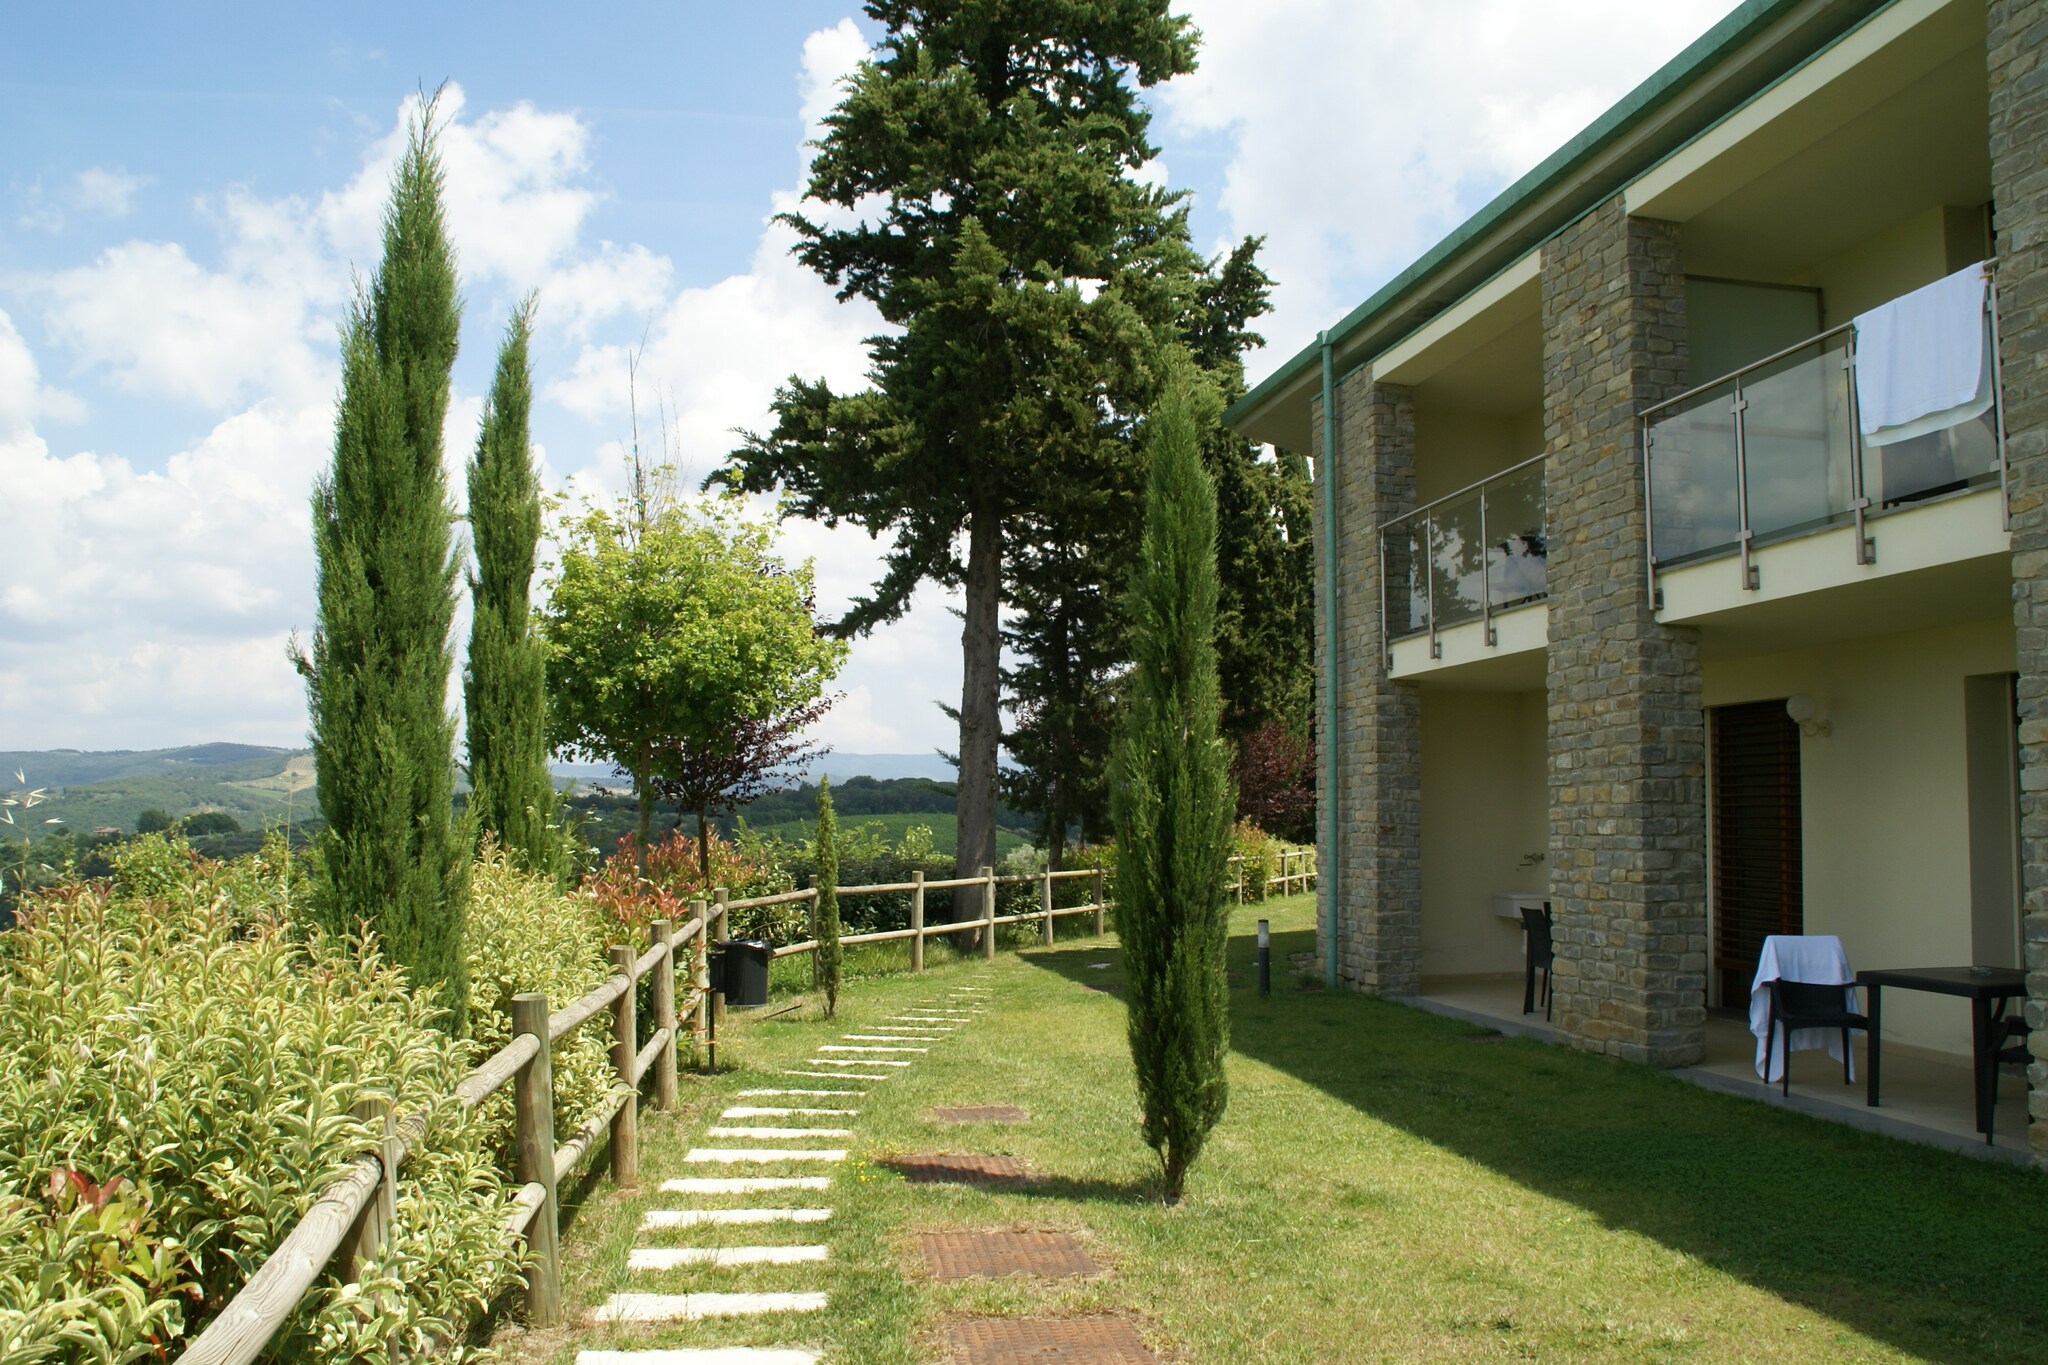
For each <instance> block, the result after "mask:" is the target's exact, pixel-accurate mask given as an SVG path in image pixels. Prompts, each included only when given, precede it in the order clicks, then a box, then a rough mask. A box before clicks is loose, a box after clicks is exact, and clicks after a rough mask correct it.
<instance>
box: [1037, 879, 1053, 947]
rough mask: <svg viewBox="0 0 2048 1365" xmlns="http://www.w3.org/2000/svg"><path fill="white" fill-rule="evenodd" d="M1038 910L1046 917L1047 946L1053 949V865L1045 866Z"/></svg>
mask: <svg viewBox="0 0 2048 1365" xmlns="http://www.w3.org/2000/svg"><path fill="white" fill-rule="evenodd" d="M1038 908H1039V910H1040V912H1041V913H1043V914H1044V915H1045V946H1046V947H1048V948H1050V947H1052V864H1051V863H1047V864H1046V865H1045V872H1044V874H1043V875H1042V876H1041V877H1040V878H1039V882H1038Z"/></svg>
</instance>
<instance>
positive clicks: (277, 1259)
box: [179, 849, 1315, 1365]
mask: <svg viewBox="0 0 2048 1365" xmlns="http://www.w3.org/2000/svg"><path fill="white" fill-rule="evenodd" d="M1313 854H1314V850H1312V849H1304V850H1287V851H1283V852H1282V853H1281V854H1280V855H1279V858H1280V863H1279V873H1278V875H1275V876H1270V877H1268V878H1267V879H1266V883H1267V886H1268V887H1269V888H1271V887H1273V886H1276V885H1277V886H1278V887H1280V889H1281V894H1283V895H1284V894H1286V893H1287V891H1288V890H1289V889H1290V888H1291V887H1292V886H1293V885H1294V884H1295V883H1296V882H1299V883H1301V884H1302V885H1303V887H1306V886H1307V885H1308V884H1309V883H1310V882H1312V881H1313V879H1314V876H1315V861H1314V856H1313ZM1291 860H1292V861H1291ZM1301 860H1305V864H1304V863H1303V862H1302V861H1301ZM1230 861H1231V862H1232V863H1233V864H1239V860H1238V859H1236V858H1232V859H1231V860H1230ZM1081 879H1086V880H1087V881H1088V883H1089V891H1088V900H1087V901H1086V902H1084V903H1082V904H1080V905H1070V906H1056V905H1055V904H1054V901H1055V900H1056V899H1057V897H1056V894H1055V891H1054V886H1055V884H1056V883H1058V882H1062V881H1074V880H1081ZM1025 883H1035V884H1036V885H1037V886H1038V888H1039V891H1038V905H1037V907H1036V908H1035V909H1032V910H1026V911H1022V912H1019V913H1016V914H1008V915H998V914H997V913H996V888H997V887H999V886H1007V885H1021V884H1025ZM1233 884H1234V888H1235V892H1236V895H1237V899H1238V901H1239V902H1240V903H1242V901H1243V900H1244V889H1245V887H1244V870H1243V867H1242V865H1241V864H1240V865H1239V866H1238V867H1237V870H1236V875H1235V880H1234V883H1233ZM968 888H977V889H978V890H979V893H980V894H979V897H978V899H979V901H980V905H981V914H980V915H979V916H978V917H976V918H973V919H966V920H956V921H953V922H951V923H942V924H936V925H934V924H927V923H925V894H926V893H927V892H930V891H964V890H967V889H968ZM906 892H907V893H908V894H909V896H910V927H909V928H907V929H885V930H881V931H879V932H875V933H865V934H848V935H846V936H844V937H843V938H841V939H840V942H841V943H843V944H849V945H850V944H858V943H890V942H895V941H898V940H907V941H908V942H909V944H910V965H911V969H912V970H913V971H920V972H921V971H923V970H924V945H925V940H926V939H929V938H943V937H945V936H947V935H951V934H979V935H980V936H981V937H980V944H981V951H982V955H983V956H984V957H990V958H992V957H994V956H995V952H996V936H995V934H994V932H993V930H994V929H995V927H996V926H997V925H1001V924H1018V923H1022V922H1025V921H1037V922H1038V923H1039V924H1040V926H1041V929H1040V933H1041V938H1042V941H1043V942H1045V943H1047V944H1050V943H1052V942H1053V941H1054V931H1053V924H1054V921H1055V920H1057V919H1060V918H1061V917H1064V916H1073V915H1088V916H1090V917H1091V919H1092V925H1091V928H1092V932H1094V933H1095V934H1098V935H1099V934H1101V933H1102V932H1103V929H1104V923H1103V917H1104V913H1105V912H1106V911H1107V910H1108V908H1109V907H1108V902H1107V901H1106V900H1105V899H1104V896H1103V874H1102V870H1101V869H1100V868H1075V869H1071V870H1068V871H1064V872H1054V871H1052V870H1050V869H1047V870H1045V871H1041V872H1035V873H1024V874H1020V875H1012V876H997V875H996V873H995V871H994V869H992V868H987V867H984V868H982V869H981V871H980V872H979V874H978V875H976V876H972V877H953V878H946V879H942V880H930V881H927V880H926V879H925V876H924V874H923V873H922V872H914V873H912V874H911V879H910V880H909V881H907V882H894V883H888V884H885V885H880V886H842V887H840V888H839V895H840V896H842V897H847V896H875V895H885V894H896V895H901V894H904V893H906ZM817 896H818V892H817V889H816V888H815V887H810V888H806V889H805V890H802V891H788V892H784V893H782V894H781V895H776V896H754V897H750V898H747V899H744V900H731V899H729V898H728V897H727V895H726V892H725V890H724V888H719V889H717V890H716V891H715V892H714V896H713V899H712V900H711V901H709V902H705V901H696V902H694V903H693V904H692V906H691V910H692V918H691V919H689V920H687V921H685V922H684V923H683V924H682V925H680V926H677V925H674V924H672V923H671V922H670V921H668V920H657V921H656V922H655V923H654V925H653V926H652V927H651V928H650V929H649V931H648V939H649V943H648V946H647V948H646V949H645V950H641V951H636V950H635V949H633V948H632V947H630V946H628V945H626V944H622V943H621V944H613V945H612V947H611V950H610V952H611V962H612V975H611V977H610V978H609V979H608V980H607V981H606V982H605V983H604V984H603V985H602V986H599V987H598V988H597V989H595V990H593V991H591V992H590V993H589V994H587V995H585V996H584V997H583V998H582V999H580V1000H578V1001H576V1002H575V1003H573V1004H571V1005H568V1006H565V1007H564V1008H562V1009H559V1010H556V1011H555V1012H554V1013H552V1014H550V1013H549V1012H548V1001H547V997H546V996H545V995H540V994H533V993H529V994H524V995H515V996H514V997H512V1009H511V1014H512V1041H511V1042H509V1043H507V1044H506V1045H505V1046H504V1047H502V1048H500V1049H499V1050H498V1051H497V1052H495V1053H494V1054H492V1055H491V1057H490V1058H488V1059H487V1060H486V1061H484V1062H483V1063H482V1064H481V1065H480V1066H478V1067H477V1068H476V1069H475V1070H474V1071H471V1072H470V1073H469V1075H468V1076H467V1077H466V1078H465V1079H464V1080H463V1081H462V1083H461V1084H460V1085H459V1086H457V1087H456V1091H455V1099H456V1101H457V1103H459V1104H460V1105H461V1107H462V1108H463V1109H464V1110H465V1111H467V1110H473V1109H475V1108H476V1107H477V1106H478V1105H480V1104H482V1103H483V1102H484V1101H485V1100H487V1099H489V1098H490V1097H491V1096H492V1095H494V1094H496V1093H497V1092H498V1091H499V1090H500V1089H502V1088H503V1087H505V1086H506V1085H508V1084H509V1085H511V1086H512V1088H513V1090H512V1096H513V1135H514V1140H515V1143H516V1166H515V1171H514V1176H515V1178H516V1179H518V1180H520V1181H521V1182H523V1183H522V1184H521V1186H520V1188H519V1190H518V1191H517V1192H516V1193H515V1194H514V1195H513V1197H512V1200H511V1203H510V1204H509V1205H508V1206H507V1208H506V1216H505V1236H506V1238H507V1239H508V1240H509V1241H513V1242H516V1241H518V1240H519V1239H521V1238H524V1239H525V1241H526V1245H527V1249H528V1252H529V1253H530V1265H529V1269H528V1271H527V1277H526V1278H527V1287H526V1311H527V1320H528V1321H529V1322H530V1323H531V1324H532V1325H533V1326H536V1327H552V1326H555V1325H556V1324H558V1323H559V1322H560V1321H561V1315H562V1278H561V1248H560V1240H559V1239H560V1235H561V1220H560V1211H559V1207H558V1204H557V1200H556V1190H557V1187H558V1186H559V1185H560V1183H561V1182H562V1181H564V1180H566V1179H567V1178H568V1177H569V1176H570V1175H571V1174H573V1173H574V1172H575V1171H576V1170H577V1168H578V1167H580V1166H581V1165H582V1164H583V1163H584V1161H585V1160H586V1159H587V1158H588V1157H589V1156H590V1155H591V1154H592V1153H593V1152H594V1151H595V1150H597V1148H598V1146H599V1144H600V1143H604V1142H606V1141H607V1140H608V1143H609V1149H610V1152H611V1159H612V1179H613V1180H614V1181H615V1182H616V1183H617V1184H619V1185H620V1186H622V1187H626V1188H631V1187H632V1186H634V1185H636V1184H638V1183H639V1178H640V1129H639V1104H638V1099H639V1095H640V1089H641V1087H642V1085H643V1084H644V1083H645V1082H646V1081H647V1079H648V1077H649V1075H650V1074H651V1075H652V1076H653V1079H654V1103H655V1106H656V1107H657V1108H661V1109H669V1108H672V1107H673V1106H674V1105H675V1103H676V1085H677V1081H676V1044H677V1041H678V1038H679V1036H680V1035H679V1028H680V1027H681V1026H680V1025H679V1024H678V998H677V994H676V954H677V952H678V950H680V949H681V948H683V947H684V946H685V945H687V944H689V943H691V942H692V941H697V942H698V944H699V948H700V951H698V952H696V953H694V954H693V955H692V957H691V961H692V964H693V972H692V974H691V976H690V979H689V982H688V989H687V992H686V994H685V995H684V996H683V999H682V1010H683V1013H686V1014H690V1015H692V1016H693V1017H692V1023H691V1027H690V1029H689V1031H690V1032H691V1033H693V1034H694V1035H695V1036H696V1037H698V1038H702V1039H706V1040H708V1039H710V1038H711V1037H714V1036H715V1033H714V1030H715V1028H716V1026H717V1023H718V1016H720V1015H722V1014H723V1012H724V1004H725V1001H724V996H723V994H721V993H720V992H718V991H715V990H713V989H712V986H711V981H710V972H709V966H708V961H707V958H708V954H707V953H706V952H704V951H702V949H703V948H705V947H708V946H711V945H716V944H719V943H723V942H724V941H725V940H726V938H727V925H728V924H729V917H730V916H731V914H732V912H733V911H735V910H745V909H750V908H755V907H761V906H771V905H790V904H797V903H812V904H815V902H816V900H817ZM817 947H818V944H817V941H816V940H815V939H806V940H804V941H803V942H801V943H791V944H787V945H785V946H783V947H780V948H777V949H775V950H774V955H775V956H776V957H789V956H793V955H796V954H799V953H808V952H815V951H816V950H817ZM650 974H651V976H652V988H653V1007H654V1020H653V1023H654V1031H653V1036H652V1037H650V1038H649V1039H648V1041H647V1042H646V1043H645V1044H644V1045H641V1044H639V1042H638V1036H639V1035H638V1029H639V1024H638V1021H637V1020H636V1019H635V1018H634V1010H635V1004H634V998H635V995H636V993H637V992H636V991H635V989H634V987H635V985H636V983H638V982H639V981H640V980H641V979H642V978H643V977H648V976H650ZM601 1015H603V1016H608V1017H609V1019H610V1022H611V1034H612V1069H613V1073H614V1076H615V1079H616V1083H617V1084H616V1093H615V1094H614V1095H613V1097H612V1100H611V1102H610V1104H609V1105H608V1106H607V1107H606V1108H605V1110H604V1111H603V1112H601V1113H599V1114H597V1115H596V1116H595V1117H593V1118H592V1119H591V1120H590V1121H589V1122H588V1123H586V1124H585V1125H584V1126H583V1128H582V1129H581V1130H580V1131H579V1132H577V1133H576V1134H575V1135H574V1136H572V1137H571V1138H570V1139H569V1141H568V1142H566V1143H564V1144H562V1145H561V1146H559V1147H558V1146H556V1145H555V1099H554V1068H553V1046H554V1044H556V1043H558V1042H560V1041H561V1040H562V1039H563V1038H566V1037H567V1036H568V1035H569V1034H571V1033H573V1032H575V1031H576V1030H577V1029H579V1028H582V1027H584V1026H585V1025H587V1024H589V1023H591V1022H592V1021H593V1020H596V1019H597V1018H598V1017H599V1016H601ZM358 1112H359V1114H360V1116H361V1117H363V1118H365V1119H367V1120H369V1122H370V1124H371V1126H372V1127H373V1128H376V1127H379V1126H381V1128H382V1130H383V1136H382V1138H381V1139H380V1140H379V1141H378V1143H377V1145H376V1147H375V1148H373V1149H372V1150H371V1151H370V1152H369V1153H367V1154H366V1155H364V1156H363V1157H362V1158H361V1159H359V1160H358V1161H357V1162H356V1163H355V1164H354V1165H353V1166H351V1167H349V1169H348V1171H347V1172H346V1173H345V1174H344V1175H342V1176H341V1177H340V1178H339V1179H337V1180H336V1181H334V1182H333V1183H332V1184H330V1185H329V1186H328V1187H327V1188H326V1189H324V1190H322V1191H321V1192H320V1195H319V1197H318V1198H317V1199H316V1200H314V1202H313V1205H312V1207H311V1208H309V1209H308V1210H306V1213H305V1216H304V1217H303V1218H301V1219H300V1220H299V1222H298V1225H297V1226H296V1227H294V1228H293V1229H292V1231H291V1232H290V1233H289V1234H288V1235H287V1236H286V1237H285V1239H284V1241H283V1242H281V1243H279V1244H278V1248H277V1250H276V1251H274V1252H272V1253H271V1254H270V1257H269V1259H268V1260H266V1261H265V1262H264V1263H263V1264H262V1265H261V1266H260V1267H258V1268H257V1270H256V1273H255V1274H253V1275H251V1276H250V1277H249V1279H248V1281H247V1283H245V1284H244V1285H243V1286H242V1288H241V1291H240V1292H239V1293H237V1294H236V1295H235V1297H234V1298H233V1299H232V1300H230V1301H229V1302H228V1305H227V1307H225V1308H223V1309H222V1310H221V1312H220V1315H219V1316H218V1317H216V1318H215V1319H214V1320H213V1321H212V1322H211V1323H209V1324H207V1327H206V1330H205V1331H203V1332H201V1333H200V1334H199V1335H198V1336H197V1337H194V1338H193V1339H192V1342H191V1344H190V1345H188V1346H186V1348H185V1350H184V1352H183V1354H182V1355H180V1356H179V1360H180V1362H181V1365H248V1362H251V1361H254V1360H255V1359H256V1358H257V1356H258V1355H260V1354H261V1353H262V1352H263V1350H264V1348H265V1347H266V1346H268V1345H269V1344H270V1341H271V1338H273V1337H274V1336H276V1335H277V1332H278V1329H279V1328H281V1327H282V1326H283V1325H284V1323H285V1321H286V1320H287V1319H288V1318H290V1317H291V1315H292V1313H293V1311H294V1310H295V1309H296V1308H297V1307H298V1305H299V1302H300V1301H301V1300H302V1299H303V1298H304V1297H305V1295H306V1293H307V1292H308V1291H309V1290H310V1289H311V1288H312V1287H313V1283H314V1281H315V1280H317V1279H319V1278H320V1275H321V1273H322V1272H323V1271H325V1270H326V1269H327V1268H328V1267H329V1266H330V1264H331V1265H333V1266H334V1267H335V1268H336V1272H337V1273H338V1274H339V1275H340V1276H341V1277H342V1278H343V1280H344V1281H349V1280H351V1279H352V1277H353V1270H354V1267H355V1266H357V1265H359V1264H361V1263H362V1262H363V1261H365V1260H368V1259H370V1258H372V1257H374V1256H375V1255H376V1254H377V1252H378V1250H379V1249H380V1248H381V1247H382V1246H383V1244H384V1239H385V1237H386V1235H387V1234H388V1232H389V1230H390V1227H391V1224H392V1221H393V1218H394V1216H395V1212H396V1206H397V1192H398V1173H399V1171H400V1170H401V1169H403V1167H404V1163H405V1159H406V1156H407V1155H408V1154H409V1153H410V1151H411V1150H412V1148H413V1147H415V1146H416V1145H417V1144H418V1143H419V1142H420V1141H421V1140H422V1139H423V1138H424V1137H425V1136H426V1130H427V1117H426V1115H425V1114H423V1113H412V1114H406V1115H403V1116H400V1115H398V1114H396V1113H395V1112H394V1111H393V1109H392V1107H391V1105H390V1104H389V1103H388V1102H385V1101H371V1102H368V1103H366V1104H365V1105H364V1106H363V1107H362V1108H361V1109H359V1111H358Z"/></svg>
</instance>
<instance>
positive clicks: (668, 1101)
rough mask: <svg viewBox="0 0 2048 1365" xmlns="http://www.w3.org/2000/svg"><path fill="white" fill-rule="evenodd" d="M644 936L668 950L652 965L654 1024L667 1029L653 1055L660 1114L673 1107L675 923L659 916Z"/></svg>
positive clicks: (674, 1099) (656, 1097)
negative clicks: (665, 1036)
mask: <svg viewBox="0 0 2048 1365" xmlns="http://www.w3.org/2000/svg"><path fill="white" fill-rule="evenodd" d="M647 938H648V940H649V941H650V942H652V943H658V944H660V945H661V946H662V947H664V948H666V949H667V950H668V951H667V952H665V953H663V954H662V957H661V961H660V962H658V963H656V964H655V966H654V1027H655V1028H657V1029H667V1030H668V1042H667V1043H666V1044H665V1045H663V1047H662V1049H661V1051H660V1052H659V1053H657V1054H655V1058H654V1102H655V1104H656V1105H658V1106H660V1108H661V1111H662V1112H663V1113H669V1112H672V1111H673V1110H674V1109H675V1107H676V926H675V923H674V921H672V920H665V919H658V920H656V921H655V922H654V923H652V924H650V925H648V926H647Z"/></svg>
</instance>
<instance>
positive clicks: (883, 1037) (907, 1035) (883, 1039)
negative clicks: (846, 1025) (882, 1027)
mask: <svg viewBox="0 0 2048 1365" xmlns="http://www.w3.org/2000/svg"><path fill="white" fill-rule="evenodd" d="M840 1036H841V1037H843V1038H845V1039H846V1041H848V1042H849V1043H934V1042H937V1041H938V1040H937V1039H936V1038H927V1037H925V1036H924V1035H923V1034H921V1033H911V1032H908V1031H907V1030H906V1031H905V1032H902V1033H897V1032H893V1031H892V1032H888V1033H847V1034H842V1035H840ZM914 1050H915V1051H918V1052H930V1051H931V1049H930V1048H928V1047H921V1048H917V1049H914Z"/></svg>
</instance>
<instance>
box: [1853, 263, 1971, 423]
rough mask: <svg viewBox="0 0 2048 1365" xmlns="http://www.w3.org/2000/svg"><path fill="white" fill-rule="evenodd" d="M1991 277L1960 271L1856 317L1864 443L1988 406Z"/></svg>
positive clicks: (1956, 420)
mask: <svg viewBox="0 0 2048 1365" xmlns="http://www.w3.org/2000/svg"><path fill="white" fill-rule="evenodd" d="M1989 287H1990V277H1989V275H1988V274H1987V273H1986V268H1985V267H1984V265H1982V264H1981V263H1980V264H1977V265H1971V266H1965V267H1963V268H1962V269H1961V270H1958V271H1957V272H1956V273H1955V274H1953V275H1950V276H1947V277H1946V278H1944V279H1939V280H1936V281H1935V282H1934V283H1933V284H1930V285H1928V286H1926V287H1925V288H1922V289H1916V290H1914V291H1913V292H1912V293H1910V294H1902V295H1900V296H1899V297H1898V298H1895V299H1893V300H1892V301H1891V302H1890V303H1886V304H1880V305H1879V306H1878V307H1876V308H1873V309H1871V310H1870V311H1869V312H1867V313H1860V314H1858V315H1857V317H1856V406H1857V410H1858V418H1859V420H1858V423H1857V424H1858V425H1859V426H1860V427H1862V429H1863V441H1864V444H1866V445H1874V446H1882V445H1891V444H1893V443H1894V442H1898V441H1905V440H1910V439H1911V438H1913V437H1915V436H1924V435H1926V434H1927V433H1928V432H1930V431H1940V430H1942V429H1943V428H1945V427H1952V426H1955V425H1956V424H1957V423H1959V422H1967V421H1969V420H1970V419H1971V418H1972V417H1975V416H1977V415H1978V414H1980V413H1982V412H1984V411H1985V410H1986V409H1987V408H1989V407H1990V406H1991V397H1992V395H1991V373H1992V367H1991V363H1990V324H1989V320H1988V317H1987V315H1986V312H1985V303H1986V300H1987V298H1988V290H1989Z"/></svg>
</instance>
